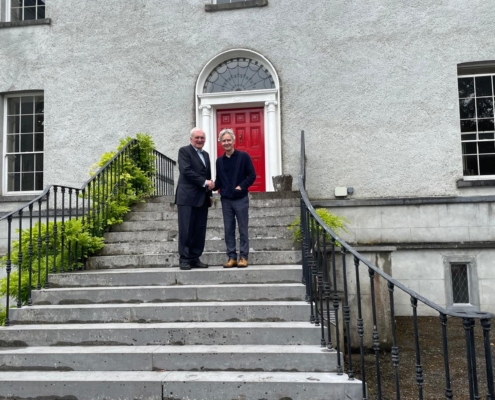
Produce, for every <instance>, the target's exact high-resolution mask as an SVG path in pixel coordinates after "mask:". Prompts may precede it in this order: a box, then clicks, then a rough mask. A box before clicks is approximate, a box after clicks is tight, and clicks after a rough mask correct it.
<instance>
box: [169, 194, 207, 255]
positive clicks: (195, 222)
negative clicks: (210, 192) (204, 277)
mask: <svg viewBox="0 0 495 400" xmlns="http://www.w3.org/2000/svg"><path fill="white" fill-rule="evenodd" d="M209 201H210V198H209V196H206V197H205V202H204V204H203V205H202V206H201V207H190V206H180V205H177V210H178V214H179V262H181V263H187V264H195V263H197V262H198V261H199V257H200V256H201V254H203V250H204V248H205V238H206V220H207V219H208V202H209Z"/></svg>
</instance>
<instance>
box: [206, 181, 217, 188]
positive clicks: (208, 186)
mask: <svg viewBox="0 0 495 400" xmlns="http://www.w3.org/2000/svg"><path fill="white" fill-rule="evenodd" d="M205 186H206V187H207V188H208V190H213V188H214V187H215V182H213V181H212V180H209V181H206V185H205Z"/></svg>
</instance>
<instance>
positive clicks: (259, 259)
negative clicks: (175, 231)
mask: <svg viewBox="0 0 495 400" xmlns="http://www.w3.org/2000/svg"><path fill="white" fill-rule="evenodd" d="M201 261H202V262H204V263H207V264H209V265H212V266H219V265H223V264H224V263H225V262H226V261H227V257H226V256H225V254H223V253H220V252H216V253H212V252H209V253H203V255H202V256H201ZM300 263H301V252H300V251H297V250H280V251H258V252H256V251H250V252H249V265H266V264H269V265H278V264H300ZM86 265H87V267H88V268H89V269H102V268H109V269H112V268H138V267H175V266H178V265H179V254H177V253H164V254H149V255H120V256H98V257H91V258H90V259H89V260H88V262H87V264H86Z"/></svg>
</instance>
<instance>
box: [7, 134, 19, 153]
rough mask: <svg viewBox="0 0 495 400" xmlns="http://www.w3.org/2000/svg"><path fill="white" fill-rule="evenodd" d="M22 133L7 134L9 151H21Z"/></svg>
mask: <svg viewBox="0 0 495 400" xmlns="http://www.w3.org/2000/svg"><path fill="white" fill-rule="evenodd" d="M19 139H20V135H7V153H17V152H18V151H19V141H20V140H19Z"/></svg>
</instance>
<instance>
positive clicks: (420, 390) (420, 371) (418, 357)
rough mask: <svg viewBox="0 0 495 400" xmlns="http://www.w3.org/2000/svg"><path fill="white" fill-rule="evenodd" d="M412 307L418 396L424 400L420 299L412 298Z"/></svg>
mask: <svg viewBox="0 0 495 400" xmlns="http://www.w3.org/2000/svg"><path fill="white" fill-rule="evenodd" d="M411 307H412V309H413V324H414V350H415V353H416V383H417V385H418V396H419V399H420V400H423V382H424V380H423V366H422V365H421V353H420V350H419V331H418V299H416V298H415V297H411Z"/></svg>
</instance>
